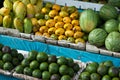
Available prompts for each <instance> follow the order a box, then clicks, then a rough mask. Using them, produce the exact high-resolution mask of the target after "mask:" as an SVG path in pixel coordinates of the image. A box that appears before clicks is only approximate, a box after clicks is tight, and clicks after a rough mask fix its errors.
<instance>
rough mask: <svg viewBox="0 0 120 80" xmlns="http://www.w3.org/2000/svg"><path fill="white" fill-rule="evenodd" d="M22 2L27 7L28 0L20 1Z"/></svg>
mask: <svg viewBox="0 0 120 80" xmlns="http://www.w3.org/2000/svg"><path fill="white" fill-rule="evenodd" d="M22 2H23V3H24V4H25V5H27V4H29V3H30V1H29V0H22Z"/></svg>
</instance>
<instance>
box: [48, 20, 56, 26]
mask: <svg viewBox="0 0 120 80" xmlns="http://www.w3.org/2000/svg"><path fill="white" fill-rule="evenodd" d="M46 26H48V27H53V26H55V21H54V20H53V19H49V20H47V21H46Z"/></svg>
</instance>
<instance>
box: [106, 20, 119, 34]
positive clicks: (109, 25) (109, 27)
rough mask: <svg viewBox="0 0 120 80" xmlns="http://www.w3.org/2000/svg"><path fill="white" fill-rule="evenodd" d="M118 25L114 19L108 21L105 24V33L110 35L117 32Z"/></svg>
mask: <svg viewBox="0 0 120 80" xmlns="http://www.w3.org/2000/svg"><path fill="white" fill-rule="evenodd" d="M118 24H119V22H118V21H117V20H115V19H110V20H108V21H106V22H105V30H106V32H107V33H110V32H112V31H118Z"/></svg>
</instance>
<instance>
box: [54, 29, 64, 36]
mask: <svg viewBox="0 0 120 80" xmlns="http://www.w3.org/2000/svg"><path fill="white" fill-rule="evenodd" d="M64 32H65V30H64V29H63V28H58V29H56V31H55V34H56V35H62V34H64Z"/></svg>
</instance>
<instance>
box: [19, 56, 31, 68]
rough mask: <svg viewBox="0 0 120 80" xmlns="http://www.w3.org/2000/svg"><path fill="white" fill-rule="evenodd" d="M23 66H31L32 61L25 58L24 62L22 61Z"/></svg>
mask: <svg viewBox="0 0 120 80" xmlns="http://www.w3.org/2000/svg"><path fill="white" fill-rule="evenodd" d="M21 64H22V66H24V67H27V66H29V64H30V61H29V60H28V59H27V58H25V59H24V60H22V62H21Z"/></svg>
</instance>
